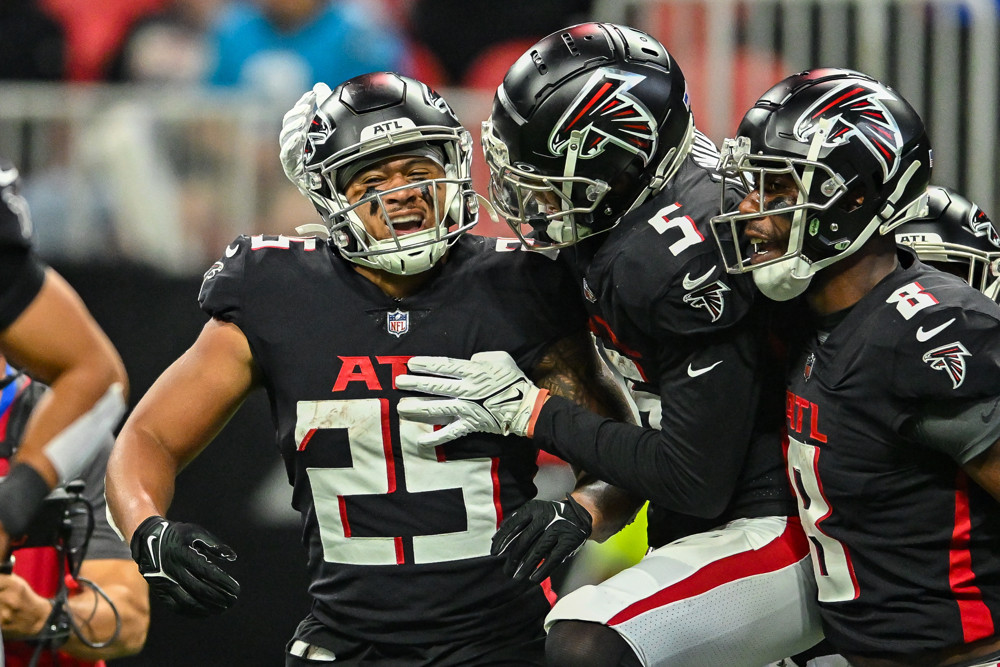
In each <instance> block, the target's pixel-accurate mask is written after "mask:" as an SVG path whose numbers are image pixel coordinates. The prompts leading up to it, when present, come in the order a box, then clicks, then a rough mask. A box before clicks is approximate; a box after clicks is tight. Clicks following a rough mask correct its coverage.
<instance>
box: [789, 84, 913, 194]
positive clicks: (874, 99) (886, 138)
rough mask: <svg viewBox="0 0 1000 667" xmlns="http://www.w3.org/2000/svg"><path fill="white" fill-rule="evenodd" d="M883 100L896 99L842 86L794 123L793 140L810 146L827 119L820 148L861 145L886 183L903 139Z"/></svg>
mask: <svg viewBox="0 0 1000 667" xmlns="http://www.w3.org/2000/svg"><path fill="white" fill-rule="evenodd" d="M886 97H888V99H895V98H893V97H891V96H890V94H889V93H887V92H885V91H883V90H877V89H874V88H870V87H868V86H866V85H864V84H861V83H858V82H856V81H848V82H845V83H843V84H841V85H839V86H837V87H836V88H834V89H833V90H831V91H830V92H829V93H827V94H826V95H824V96H823V97H821V98H820V99H818V100H816V102H814V103H813V104H812V106H810V107H809V108H808V109H806V111H805V113H804V114H802V116H801V117H799V120H798V121H797V122H796V123H795V138H796V139H797V140H799V141H802V142H804V143H809V142H810V141H811V138H812V135H813V134H815V132H816V131H817V130H818V129H819V121H820V120H821V119H823V118H827V119H829V120H831V121H832V124H831V126H830V134H829V136H827V138H826V140H825V141H824V142H823V146H826V147H830V148H832V147H834V146H839V145H841V144H844V143H847V142H848V141H859V142H861V144H863V145H864V146H865V147H866V148H867V149H868V150H869V151H871V152H872V154H873V155H874V156H875V158H876V159H877V160H878V161H879V163H881V165H882V172H883V177H884V178H885V179H886V180H888V179H889V178H890V177H891V176H892V175H893V174H895V173H896V168H897V167H898V166H899V153H900V150H901V149H902V147H903V137H902V134H901V133H900V131H899V125H898V124H897V123H896V119H895V118H893V116H892V114H891V113H889V110H888V109H887V108H886V106H885V105H884V104H883V103H882V99H883V98H886Z"/></svg>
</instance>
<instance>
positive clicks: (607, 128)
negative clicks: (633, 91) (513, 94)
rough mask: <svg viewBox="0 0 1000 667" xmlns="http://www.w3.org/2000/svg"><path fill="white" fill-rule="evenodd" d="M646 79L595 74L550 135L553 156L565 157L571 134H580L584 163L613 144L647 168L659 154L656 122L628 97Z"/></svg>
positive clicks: (618, 73)
mask: <svg viewBox="0 0 1000 667" xmlns="http://www.w3.org/2000/svg"><path fill="white" fill-rule="evenodd" d="M645 78H646V77H644V76H642V75H641V74H634V73H632V72H623V71H621V70H617V69H613V68H610V67H602V68H600V69H598V70H597V71H596V72H594V74H593V75H591V77H590V80H589V81H587V83H586V84H585V85H584V87H583V89H582V90H581V91H580V94H579V95H577V96H576V99H575V100H573V104H572V105H570V107H569V108H567V109H566V111H565V112H563V115H562V117H561V118H560V119H559V122H558V123H557V124H556V126H555V127H554V128H553V129H552V134H551V135H549V150H550V151H551V152H552V154H553V155H565V154H566V151H567V146H568V144H569V138H570V133H572V132H574V131H580V132H583V147H582V148H581V149H580V159H582V160H587V159H589V158H593V157H597V156H598V155H600V154H601V153H603V152H604V150H605V148H607V146H608V144H612V145H615V146H618V147H619V148H622V149H624V150H626V151H628V152H629V153H635V154H636V155H639V156H640V157H642V162H643V164H644V165H645V164H648V163H649V161H650V159H651V158H652V156H653V155H654V154H655V153H656V145H657V141H658V139H657V133H656V130H657V125H656V121H655V120H654V119H653V114H652V113H650V111H649V109H647V108H646V107H645V106H644V105H643V104H642V103H641V102H639V100H637V99H635V98H634V97H632V96H631V95H629V94H628V91H629V89H630V88H633V87H634V86H636V85H637V84H638V83H640V82H641V81H643V80H645Z"/></svg>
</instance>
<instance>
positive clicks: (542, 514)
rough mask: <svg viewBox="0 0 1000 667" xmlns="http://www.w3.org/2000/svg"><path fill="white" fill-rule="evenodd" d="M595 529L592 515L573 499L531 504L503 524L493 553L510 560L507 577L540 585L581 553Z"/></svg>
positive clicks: (506, 564)
mask: <svg viewBox="0 0 1000 667" xmlns="http://www.w3.org/2000/svg"><path fill="white" fill-rule="evenodd" d="M592 529H593V521H592V519H591V517H590V512H588V511H587V510H585V509H584V508H583V507H582V506H581V505H580V503H578V502H576V501H575V500H574V499H573V497H572V496H567V497H566V499H565V500H559V501H554V500H529V501H528V502H527V503H525V504H524V505H522V506H521V507H520V508H518V510H517V511H516V512H514V513H513V514H511V515H510V516H509V517H508V518H507V519H505V520H504V522H503V523H502V524H500V528H499V529H498V530H497V532H496V534H495V535H494V536H493V547H492V548H491V549H490V553H491V554H493V555H494V556H500V555H503V556H505V557H506V558H507V562H506V563H504V572H505V573H506V574H507V576H510V577H514V579H516V580H519V581H520V580H523V579H528V580H529V581H532V582H534V583H536V584H537V583H540V582H542V581H544V580H545V578H546V577H548V576H549V575H550V574H552V572H553V571H554V570H555V569H556V567H558V566H559V565H561V564H562V563H563V561H565V560H566V559H567V558H569V557H570V556H572V555H573V554H575V553H576V552H577V551H579V550H580V547H582V546H583V543H584V542H586V541H587V538H588V537H590V533H591V530H592Z"/></svg>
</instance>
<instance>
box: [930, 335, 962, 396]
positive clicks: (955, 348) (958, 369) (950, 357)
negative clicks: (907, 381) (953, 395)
mask: <svg viewBox="0 0 1000 667" xmlns="http://www.w3.org/2000/svg"><path fill="white" fill-rule="evenodd" d="M971 356H972V353H970V352H969V351H968V350H966V349H965V346H964V345H962V344H961V343H959V342H957V341H956V342H954V343H948V344H947V345H942V346H941V347H936V348H934V349H933V350H931V351H929V352H927V353H925V354H924V356H923V360H924V362H925V363H927V364H929V365H930V367H931V368H933V369H934V370H936V371H944V372H945V373H947V374H948V377H950V378H951V384H952V389H958V388H959V387H961V386H962V383H963V382H965V368H966V364H965V357H971Z"/></svg>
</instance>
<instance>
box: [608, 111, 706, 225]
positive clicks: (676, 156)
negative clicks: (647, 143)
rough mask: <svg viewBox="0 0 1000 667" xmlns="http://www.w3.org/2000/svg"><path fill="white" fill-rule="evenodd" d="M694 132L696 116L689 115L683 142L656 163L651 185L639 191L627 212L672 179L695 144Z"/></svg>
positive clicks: (638, 205)
mask: <svg viewBox="0 0 1000 667" xmlns="http://www.w3.org/2000/svg"><path fill="white" fill-rule="evenodd" d="M694 132H695V128H694V116H688V126H687V129H686V130H684V138H683V139H681V143H680V144H678V145H677V146H675V147H673V148H671V149H670V150H669V151H667V154H666V155H664V156H663V159H662V160H660V164H658V165H656V171H655V172H654V175H653V178H652V180H650V181H649V185H647V186H646V187H645V188H644V189H643V191H642V192H640V193H639V196H638V197H637V198H636V200H635V201H634V202H632V205H631V206H629V208H628V211H625V213H628V212H630V211H633V210H635V209H637V208H639V207H640V206H642V204H643V202H645V201H646V200H647V199H648V198H649V197H651V196H653V195H655V194H656V193H658V192H659V191H660V190H662V189H663V188H664V186H666V184H667V183H669V182H670V179H671V178H673V177H674V174H676V173H677V171H678V170H679V169H680V168H681V164H683V162H684V160H685V159H686V158H687V156H688V153H690V152H691V146H692V145H694ZM671 162H673V164H671ZM623 215H624V214H623Z"/></svg>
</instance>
